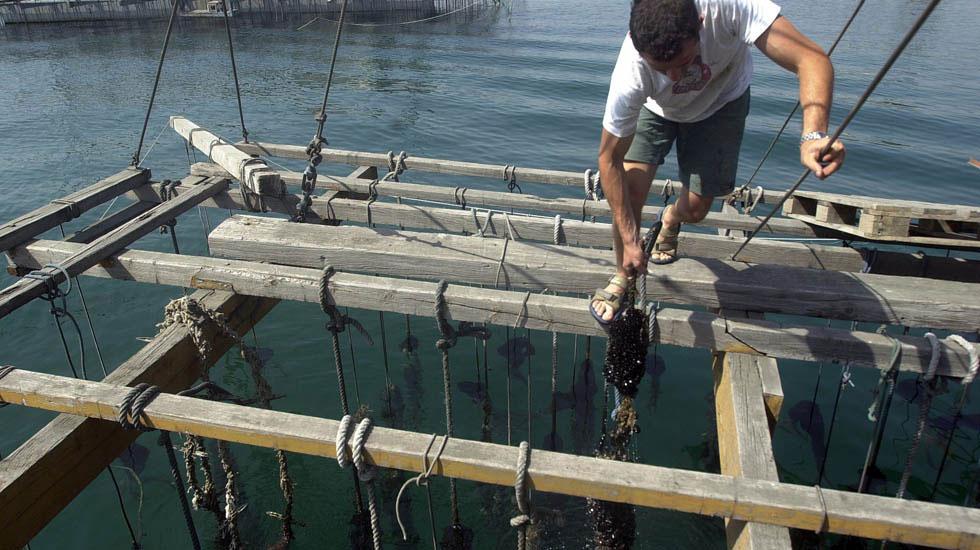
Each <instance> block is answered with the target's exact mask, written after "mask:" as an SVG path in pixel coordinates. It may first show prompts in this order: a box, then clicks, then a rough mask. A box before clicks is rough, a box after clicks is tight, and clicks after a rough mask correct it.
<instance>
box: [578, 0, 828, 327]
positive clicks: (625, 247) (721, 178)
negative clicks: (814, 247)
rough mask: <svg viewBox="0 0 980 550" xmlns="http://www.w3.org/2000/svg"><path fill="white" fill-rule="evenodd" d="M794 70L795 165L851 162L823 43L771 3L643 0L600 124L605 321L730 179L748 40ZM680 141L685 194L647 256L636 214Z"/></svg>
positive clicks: (601, 313) (601, 316)
mask: <svg viewBox="0 0 980 550" xmlns="http://www.w3.org/2000/svg"><path fill="white" fill-rule="evenodd" d="M752 44H755V46H756V47H758V48H759V50H761V51H762V53H764V54H765V55H766V56H767V57H769V58H770V59H772V60H773V61H774V62H776V63H777V64H778V65H780V66H781V67H783V68H784V69H786V70H788V71H792V72H794V73H796V74H797V76H798V78H799V82H800V103H801V104H802V106H803V131H802V136H801V139H800V162H801V163H802V164H803V165H804V166H806V167H807V168H810V169H811V170H813V172H814V174H815V175H816V176H817V177H818V178H821V179H823V178H826V177H827V176H829V175H831V174H833V173H834V172H836V171H837V169H838V168H840V166H841V163H842V162H843V161H844V145H843V144H842V143H841V142H840V141H837V142H835V143H834V145H833V147H832V149H831V150H830V151H829V152H828V153H827V154H826V155H825V156H824V158H823V159H819V158H818V157H819V155H820V151H821V150H822V149H823V148H824V147H825V146H826V145H827V143H828V142H829V140H830V138H828V137H827V135H826V132H827V120H828V117H829V114H830V107H831V101H832V97H833V85H834V70H833V67H832V66H831V64H830V59H829V58H828V57H827V56H826V54H824V52H823V50H822V49H820V47H819V46H817V45H816V44H814V43H813V42H812V41H811V40H810V39H808V38H807V37H805V36H803V35H802V34H801V33H800V32H799V31H798V30H796V28H795V27H794V26H793V25H792V23H790V22H789V20H787V19H786V18H785V17H782V16H780V15H779V6H777V5H776V4H774V3H772V1H771V0H636V1H635V2H634V4H633V9H632V12H631V13H630V27H629V34H628V35H627V36H626V40H625V41H624V42H623V47H622V49H621V51H620V53H619V59H618V60H617V61H616V68H615V69H614V70H613V74H612V81H611V83H610V86H609V97H608V99H607V101H606V112H605V116H604V117H603V121H602V127H603V129H602V139H601V143H600V145H599V171H600V174H601V177H602V188H603V192H604V193H605V195H606V199H607V200H608V201H609V206H610V208H611V209H612V213H613V244H614V248H615V250H616V260H617V263H618V271H617V273H616V275H615V276H614V277H613V278H612V279H610V280H609V286H607V287H606V288H605V289H597V291H596V294H595V296H594V297H593V299H592V302H591V303H590V309H591V310H592V314H593V316H594V317H595V318H596V319H597V320H598V321H599V322H600V323H602V324H608V323H609V322H611V321H612V320H614V319H617V318H618V317H619V315H620V314H621V313H622V311H621V308H620V302H621V298H622V296H623V294H624V293H625V290H626V287H627V286H628V285H629V284H630V281H631V278H632V277H633V276H635V275H637V274H640V273H645V272H646V268H647V262H648V261H652V262H653V263H655V264H666V263H670V262H673V261H675V260H676V259H677V234H678V232H679V231H680V225H681V223H682V222H687V223H696V222H699V221H701V220H702V219H704V217H705V216H706V215H707V213H708V211H709V210H710V209H711V205H712V202H713V200H714V198H715V197H718V196H722V195H727V194H729V193H731V192H732V191H733V189H734V185H735V171H736V168H737V166H738V151H739V147H740V146H741V142H742V133H743V131H744V129H745V117H746V116H747V115H748V111H749V83H750V81H751V78H752V58H751V56H750V52H749V46H750V45H752ZM675 141H676V144H677V160H678V165H679V168H680V178H681V182H682V183H683V186H684V189H683V191H682V192H681V193H680V194H679V195H678V197H677V201H676V202H675V203H674V204H673V205H671V206H670V207H668V208H667V209H665V210H664V213H663V222H664V225H663V230H662V232H661V233H660V237H659V238H658V239H657V243H656V244H655V247H654V251H653V253H652V254H651V257H649V258H648V257H646V255H645V254H644V252H643V249H642V246H641V237H640V219H641V218H640V213H641V210H642V208H643V204H644V203H645V202H646V198H647V194H648V193H649V191H650V184H651V182H652V181H653V178H654V177H655V176H656V174H657V167H658V166H659V165H661V164H663V162H664V157H666V156H667V153H668V152H670V149H671V146H672V145H673V144H674V142H675Z"/></svg>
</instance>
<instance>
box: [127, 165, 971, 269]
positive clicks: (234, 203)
mask: <svg viewBox="0 0 980 550" xmlns="http://www.w3.org/2000/svg"><path fill="white" fill-rule="evenodd" d="M158 187H159V184H153V185H149V186H145V187H141V188H139V189H136V190H135V191H133V192H131V193H130V195H131V196H132V198H135V199H138V200H140V201H159V200H160V197H159V192H158V190H157V189H158ZM177 192H178V193H180V192H182V191H181V187H177ZM263 202H264V205H265V207H266V210H267V211H269V212H277V213H280V214H285V215H287V216H291V215H292V214H293V213H295V211H296V205H297V204H298V202H299V196H297V195H291V194H287V195H283V196H282V197H265V198H264V199H263ZM201 206H205V207H214V208H221V209H226V210H247V209H248V205H246V204H245V202H244V201H243V200H242V198H241V194H240V193H237V192H234V191H223V192H221V193H218V194H217V195H215V196H214V197H212V198H209V199H207V200H205V201H204V202H202V203H201ZM368 208H369V207H368V205H367V203H365V202H364V201H362V200H357V199H349V198H343V197H341V196H340V195H339V194H337V192H334V191H328V192H327V193H325V194H323V195H321V196H319V197H316V198H314V199H313V205H312V207H311V209H310V214H309V216H307V220H308V221H309V222H310V223H324V222H325V221H326V220H343V221H349V222H356V223H365V224H366V223H368V214H367V212H368ZM370 210H371V222H372V223H373V224H375V225H387V226H390V227H400V228H409V229H435V230H438V231H444V232H452V233H470V234H473V233H476V232H478V231H479V229H480V228H481V227H484V226H485V233H484V235H485V236H487V237H497V238H502V237H505V236H508V231H507V222H506V219H505V218H504V217H503V213H502V212H500V211H495V214H493V216H492V217H491V220H490V223H489V224H487V223H486V220H487V216H488V212H489V210H483V211H477V215H476V221H474V217H473V210H475V209H474V208H470V209H468V210H457V209H451V208H434V207H429V206H420V205H411V204H394V203H387V202H380V201H378V202H374V203H372V204H371V205H370ZM509 218H510V220H511V225H512V228H513V231H514V233H515V234H516V235H517V236H518V237H519V238H520V239H522V240H532V241H541V242H549V243H550V242H552V240H553V233H554V221H553V220H548V219H543V218H539V217H531V216H526V215H522V214H514V215H509ZM477 223H479V224H481V225H480V226H479V227H477V225H476V224H477ZM610 231H611V226H610V224H606V223H601V222H583V221H579V220H577V219H563V220H562V232H563V234H564V236H565V244H569V245H577V246H591V247H602V248H608V247H609V241H610V236H609V235H610ZM740 244H741V242H740V241H736V240H733V239H730V238H718V237H714V236H712V235H706V234H703V233H693V232H690V231H682V232H681V235H680V247H681V248H680V250H681V252H682V254H683V255H685V256H693V257H699V258H718V259H728V258H730V257H731V255H732V254H733V253H734V252H735V250H736V249H737V248H738V246H739V245H740ZM875 257H876V259H875V262H874V266H873V267H874V270H873V271H874V272H875V273H878V274H882V275H903V276H913V277H925V278H930V279H943V280H951V281H960V282H966V283H980V263H978V262H975V261H970V260H966V259H964V258H956V257H949V258H946V257H944V256H928V257H926V256H923V255H921V254H910V253H905V252H892V251H885V250H881V251H877V252H876V256H875ZM739 258H740V260H742V261H745V262H747V263H779V264H780V265H790V266H796V267H808V268H812V269H829V270H833V271H851V272H859V271H862V270H863V269H864V268H865V262H864V256H863V255H862V253H861V251H860V250H858V249H856V248H851V247H844V246H824V245H820V244H809V243H794V242H783V241H778V240H767V239H765V238H759V239H755V240H753V241H752V242H751V243H749V246H747V247H746V248H745V250H743V251H742V253H741V254H740V255H739Z"/></svg>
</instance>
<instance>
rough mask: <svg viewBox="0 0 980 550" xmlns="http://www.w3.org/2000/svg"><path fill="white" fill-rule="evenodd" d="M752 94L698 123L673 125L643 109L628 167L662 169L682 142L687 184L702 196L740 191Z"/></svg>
mask: <svg viewBox="0 0 980 550" xmlns="http://www.w3.org/2000/svg"><path fill="white" fill-rule="evenodd" d="M749 96H750V93H749V90H745V93H744V94H742V96H741V97H739V98H738V99H735V100H732V101H731V102H729V103H728V104H726V105H725V106H724V107H722V108H721V109H719V110H718V112H716V113H715V114H713V115H711V116H709V117H708V118H706V119H704V120H701V121H698V122H689V123H685V122H673V121H670V120H667V119H665V118H663V117H661V116H659V115H657V114H655V113H653V112H652V111H650V110H649V109H647V108H646V107H643V108H642V109H640V117H639V120H638V121H637V125H636V134H635V135H634V136H633V144H632V145H630V148H629V151H627V152H626V160H627V161H628V162H643V163H646V164H655V165H658V166H659V165H661V164H663V163H664V158H665V157H666V156H667V153H669V152H670V148H671V146H672V145H673V144H674V140H675V139H676V140H677V164H678V166H679V168H680V177H681V183H683V184H684V187H686V188H688V189H690V190H691V191H693V192H694V193H696V194H698V195H711V196H715V197H717V196H720V195H727V194H728V193H731V192H732V190H733V189H734V188H735V172H736V171H737V169H738V151H739V149H740V148H741V146H742V134H743V132H744V131H745V117H746V116H748V114H749Z"/></svg>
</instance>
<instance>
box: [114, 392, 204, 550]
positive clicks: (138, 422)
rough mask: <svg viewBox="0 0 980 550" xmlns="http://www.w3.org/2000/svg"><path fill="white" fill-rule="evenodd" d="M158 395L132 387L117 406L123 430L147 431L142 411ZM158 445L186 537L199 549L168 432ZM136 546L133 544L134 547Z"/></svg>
mask: <svg viewBox="0 0 980 550" xmlns="http://www.w3.org/2000/svg"><path fill="white" fill-rule="evenodd" d="M158 395H160V388H159V387H157V386H152V385H150V384H147V383H139V384H137V385H136V386H134V387H133V388H132V389H130V390H129V392H128V393H127V394H126V396H125V397H123V400H122V403H121V404H120V406H119V412H118V414H117V417H116V418H117V420H118V421H119V424H120V425H121V426H122V427H123V429H124V430H139V431H148V430H149V428H148V426H147V425H146V418H145V414H144V412H143V411H144V409H146V407H147V405H149V404H150V403H151V402H153V400H154V399H155V398H156V397H157V396H158ZM159 443H160V445H161V446H163V448H164V450H165V451H166V453H167V461H168V462H169V463H170V475H171V476H172V477H173V480H174V487H175V488H176V490H177V501H178V503H179V504H180V509H181V512H182V513H183V516H184V523H185V524H186V526H187V533H188V536H190V538H191V544H192V545H193V547H194V549H195V550H200V549H201V542H200V539H199V538H198V536H197V528H196V527H195V526H194V518H193V517H192V516H191V509H190V506H189V505H188V503H187V494H186V493H185V492H184V483H183V481H182V479H181V476H180V470H179V469H178V467H177V457H176V455H175V454H174V446H173V442H172V441H171V439H170V432H168V431H165V430H160V439H159ZM136 546H138V545H135V544H134V547H136Z"/></svg>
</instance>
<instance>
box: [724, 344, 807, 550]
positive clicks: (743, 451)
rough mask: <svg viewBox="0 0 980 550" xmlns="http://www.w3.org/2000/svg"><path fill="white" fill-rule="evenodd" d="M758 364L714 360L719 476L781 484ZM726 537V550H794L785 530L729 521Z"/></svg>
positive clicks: (740, 358) (733, 357) (741, 357)
mask: <svg viewBox="0 0 980 550" xmlns="http://www.w3.org/2000/svg"><path fill="white" fill-rule="evenodd" d="M758 359H759V358H758V357H753V356H751V355H745V354H741V353H725V354H716V355H715V356H714V364H713V365H712V370H713V373H714V393H715V415H716V420H717V422H716V424H717V426H718V454H719V456H720V459H721V460H720V462H721V473H723V474H725V475H730V476H733V477H744V478H749V479H762V480H767V481H774V482H779V474H778V473H777V471H776V460H775V459H774V458H773V454H772V441H771V440H770V438H769V422H768V420H767V418H766V414H767V413H766V407H765V404H764V403H763V394H762V392H763V386H762V376H761V372H760V365H759V361H758ZM725 533H726V537H727V539H728V547H729V548H736V549H739V550H762V549H789V548H792V545H791V544H790V539H789V530H788V529H786V528H784V527H777V526H774V525H765V524H761V523H750V522H745V521H740V520H729V521H728V522H727V525H726V529H725Z"/></svg>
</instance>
